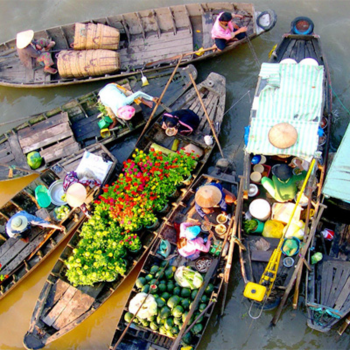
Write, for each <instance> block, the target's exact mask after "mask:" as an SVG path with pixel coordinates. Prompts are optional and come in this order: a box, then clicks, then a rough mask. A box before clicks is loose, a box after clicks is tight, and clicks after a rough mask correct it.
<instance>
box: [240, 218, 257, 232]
mask: <svg viewBox="0 0 350 350" xmlns="http://www.w3.org/2000/svg"><path fill="white" fill-rule="evenodd" d="M257 226H258V222H257V221H256V220H254V219H251V220H245V221H244V223H243V227H244V231H245V232H246V233H251V232H253V231H254V230H255V229H256V228H257Z"/></svg>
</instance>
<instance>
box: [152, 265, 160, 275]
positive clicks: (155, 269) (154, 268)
mask: <svg viewBox="0 0 350 350" xmlns="http://www.w3.org/2000/svg"><path fill="white" fill-rule="evenodd" d="M158 270H159V266H158V265H153V266H152V267H151V270H150V273H151V274H155V273H157V272H158Z"/></svg>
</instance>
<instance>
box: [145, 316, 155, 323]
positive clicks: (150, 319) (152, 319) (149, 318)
mask: <svg viewBox="0 0 350 350" xmlns="http://www.w3.org/2000/svg"><path fill="white" fill-rule="evenodd" d="M155 319H156V315H153V316H151V317H148V318H147V321H150V322H153V321H155Z"/></svg>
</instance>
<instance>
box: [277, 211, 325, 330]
mask: <svg viewBox="0 0 350 350" xmlns="http://www.w3.org/2000/svg"><path fill="white" fill-rule="evenodd" d="M325 208H326V206H325V205H323V204H320V210H319V212H318V215H317V218H316V219H315V220H314V222H313V225H312V227H311V231H310V233H309V236H308V238H307V241H306V243H305V245H304V246H303V248H302V249H301V254H300V255H301V257H300V259H299V261H298V263H297V266H296V267H295V271H294V273H293V275H292V278H291V280H290V282H289V283H288V286H287V288H286V290H285V292H284V294H283V298H282V300H281V303H280V304H279V306H278V309H277V311H276V313H275V315H274V317H273V319H272V321H271V324H272V325H274V326H275V325H276V324H277V322H278V320H279V317H280V315H281V312H282V309H283V306H284V304H285V303H286V301H287V298H288V296H289V293H290V291H291V290H292V288H293V285H294V282H295V279H296V277H297V274H298V272H299V270H300V268H301V266H303V264H304V262H303V259H302V258H303V257H305V255H306V253H307V251H308V249H309V245H310V243H311V241H312V239H313V237H314V235H315V232H316V229H317V225H318V222H319V221H320V219H321V217H322V214H323V210H324V209H325Z"/></svg>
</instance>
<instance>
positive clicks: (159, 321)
mask: <svg viewBox="0 0 350 350" xmlns="http://www.w3.org/2000/svg"><path fill="white" fill-rule="evenodd" d="M162 321H163V320H162V318H161V317H160V315H159V314H158V315H157V319H156V322H157V324H158V325H161V324H163V323H162Z"/></svg>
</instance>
